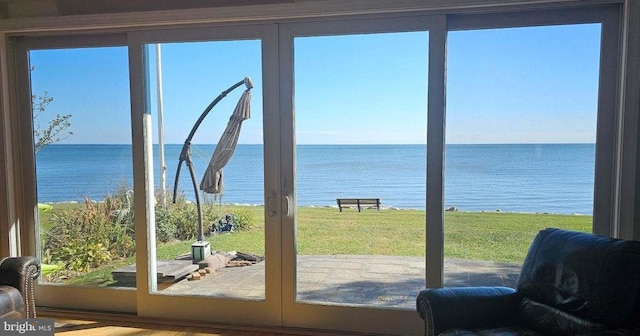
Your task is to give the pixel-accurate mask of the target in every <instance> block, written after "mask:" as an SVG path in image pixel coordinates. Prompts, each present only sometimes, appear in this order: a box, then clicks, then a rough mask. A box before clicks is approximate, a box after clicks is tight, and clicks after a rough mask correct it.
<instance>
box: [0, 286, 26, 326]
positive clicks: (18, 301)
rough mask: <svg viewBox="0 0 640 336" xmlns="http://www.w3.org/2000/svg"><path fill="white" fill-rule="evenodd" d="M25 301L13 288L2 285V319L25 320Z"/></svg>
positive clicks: (0, 297)
mask: <svg viewBox="0 0 640 336" xmlns="http://www.w3.org/2000/svg"><path fill="white" fill-rule="evenodd" d="M23 315H24V299H23V298H22V294H20V291H19V290H18V289H17V288H15V287H11V286H7V285H0V319H5V318H23Z"/></svg>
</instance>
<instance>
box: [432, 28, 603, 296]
mask: <svg viewBox="0 0 640 336" xmlns="http://www.w3.org/2000/svg"><path fill="white" fill-rule="evenodd" d="M600 35H601V27H600V24H582V25H564V26H545V27H527V28H509V29H492V30H474V31H457V32H450V33H449V36H448V55H447V56H448V59H447V70H448V73H447V116H446V118H447V122H446V153H445V155H446V164H445V216H444V218H445V225H444V231H445V240H444V246H445V248H444V258H445V259H444V286H467V285H471V286H481V285H486V286H495V285H500V286H509V287H515V286H516V283H517V279H518V275H519V270H520V266H521V264H522V262H523V260H524V257H525V255H526V253H527V251H528V247H529V245H530V243H531V241H532V240H533V237H534V236H535V235H536V233H537V232H538V231H539V230H541V229H544V228H546V227H559V228H564V229H569V230H578V231H588V232H591V231H592V226H593V219H592V215H593V207H594V202H593V197H594V176H595V148H596V144H595V142H596V123H597V109H598V106H597V102H598V72H599V61H600V59H599V55H600Z"/></svg>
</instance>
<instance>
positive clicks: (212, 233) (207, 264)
mask: <svg viewBox="0 0 640 336" xmlns="http://www.w3.org/2000/svg"><path fill="white" fill-rule="evenodd" d="M274 32H275V30H274V29H273V27H271V26H248V27H243V28H219V29H216V30H215V31H209V30H204V29H193V30H178V31H166V32H165V31H153V32H144V33H136V34H132V35H131V39H130V45H129V47H130V48H131V50H135V51H136V52H135V53H134V54H135V55H136V56H134V57H132V58H131V61H132V71H133V72H134V73H136V72H137V71H139V70H142V72H141V73H138V76H137V77H136V78H135V79H134V80H133V81H132V83H133V85H132V96H133V97H134V98H133V100H132V101H133V106H134V115H133V120H134V136H133V137H134V142H135V143H137V144H140V146H137V147H136V148H134V156H136V157H137V158H139V159H140V160H139V161H138V162H137V163H138V164H139V165H138V166H135V167H134V168H135V173H136V174H137V175H136V178H137V181H138V182H139V184H137V185H136V187H137V188H136V190H140V191H142V192H144V196H143V197H141V199H143V200H145V201H146V203H145V206H143V207H139V208H137V210H138V212H137V214H138V215H140V216H141V217H142V218H143V220H140V221H138V222H137V224H138V225H139V229H140V231H141V233H140V234H138V236H137V237H138V242H139V244H140V245H142V246H144V248H143V250H144V251H147V253H145V254H146V255H145V257H143V258H138V260H137V263H136V264H135V265H130V266H128V267H125V268H121V269H119V271H120V273H119V274H118V276H119V277H120V278H121V279H122V280H123V281H126V279H127V278H128V277H130V274H132V273H133V274H135V273H137V274H138V275H140V274H145V275H146V276H145V278H146V281H138V282H137V283H136V284H134V285H137V288H138V291H139V293H140V295H139V302H141V303H144V304H143V305H142V307H144V308H139V309H138V313H139V314H141V315H145V316H167V314H169V315H171V316H176V317H179V318H184V319H197V320H208V321H226V322H233V323H241V322H242V321H245V320H246V311H253V312H254V313H252V323H259V324H269V325H277V324H279V323H280V311H279V309H278V308H277V307H278V306H279V302H280V299H279V298H280V292H279V288H280V287H279V285H278V284H279V275H280V272H279V262H278V260H277V259H278V253H279V250H278V248H279V244H278V239H277V238H278V225H277V224H276V222H275V221H276V220H277V216H275V215H274V211H273V209H267V208H265V204H270V205H271V206H273V207H275V206H276V204H272V203H267V202H265V199H267V198H266V197H265V194H266V191H269V190H271V194H273V193H275V191H274V189H275V187H274V182H267V181H275V180H276V179H275V178H274V176H276V177H277V172H276V171H275V170H273V168H271V167H269V165H268V164H267V162H268V160H267V159H266V158H267V156H269V157H274V156H273V155H269V154H270V153H273V149H272V148H274V144H273V143H274V142H275V141H277V137H275V136H274V135H270V133H271V132H273V130H272V129H270V128H268V127H266V126H265V124H267V123H273V118H275V115H274V113H275V112H276V110H275V108H274V105H273V102H274V101H275V100H274V99H272V98H271V99H269V98H266V97H267V94H268V95H269V97H273V96H274V95H273V92H275V91H274V90H273V89H271V88H273V87H274V85H273V83H274V82H276V81H275V78H274V76H273V74H274V73H275V68H274V64H275V61H276V59H275V56H274V53H273V50H274V47H273V45H274V43H273V41H274V39H275V34H274ZM133 76H134V75H132V77H133ZM267 139H270V140H267ZM270 141H271V142H270ZM163 160H164V161H163ZM142 232H144V233H142ZM139 307H140V306H139ZM178 307H179V308H178ZM204 307H206V308H204Z"/></svg>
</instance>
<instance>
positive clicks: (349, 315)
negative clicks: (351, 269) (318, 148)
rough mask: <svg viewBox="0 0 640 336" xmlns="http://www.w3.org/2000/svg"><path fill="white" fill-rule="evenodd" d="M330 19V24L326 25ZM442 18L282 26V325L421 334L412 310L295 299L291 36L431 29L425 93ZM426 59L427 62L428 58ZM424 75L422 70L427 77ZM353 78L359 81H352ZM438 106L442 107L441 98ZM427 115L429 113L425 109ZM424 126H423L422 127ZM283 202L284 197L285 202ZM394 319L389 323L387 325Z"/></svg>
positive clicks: (438, 71)
mask: <svg viewBox="0 0 640 336" xmlns="http://www.w3.org/2000/svg"><path fill="white" fill-rule="evenodd" d="M327 21H330V24H327ZM443 24H444V16H442V15H422V14H419V15H412V16H402V17H395V18H390V17H383V18H365V19H334V20H324V21H318V22H301V23H287V24H281V26H280V34H279V36H280V38H279V44H280V51H279V54H280V76H279V77H280V79H281V81H280V85H281V86H280V94H281V96H280V97H281V98H280V100H281V125H280V134H281V137H282V147H281V149H280V152H281V153H282V165H281V173H282V179H283V185H282V197H283V199H284V200H288V204H289V206H288V208H289V211H288V213H284V214H283V217H282V251H283V252H282V259H283V263H282V281H283V292H282V309H283V324H284V325H285V326H291V327H307V328H308V327H310V328H324V329H335V330H346V331H353V332H366V333H383V334H406V335H415V334H418V333H421V332H422V329H421V328H422V326H421V324H420V323H417V321H416V313H415V311H413V310H397V309H396V310H391V309H380V308H370V307H357V308H355V307H353V306H339V305H322V304H315V303H303V302H297V301H296V296H297V290H296V283H297V281H296V274H297V257H296V198H295V176H296V175H295V174H296V167H295V162H296V152H295V122H294V120H295V112H294V111H295V106H294V56H293V48H294V39H295V38H296V37H309V36H336V35H347V34H368V33H394V32H414V31H424V32H428V33H429V47H430V48H429V51H428V53H429V62H435V63H436V65H432V64H431V63H430V64H429V75H428V76H429V83H428V88H429V92H430V93H429V96H430V98H432V97H431V95H432V94H431V92H436V91H437V90H435V89H434V88H433V85H435V83H434V81H437V80H438V78H441V79H443V78H444V73H443V72H444V64H442V63H440V64H438V60H440V61H441V60H443V58H438V57H434V54H433V53H434V52H436V51H440V52H443V51H444V45H439V46H436V47H434V44H438V43H442V42H444V39H443V38H437V37H435V36H432V34H433V33H434V32H435V31H438V27H440V29H439V31H440V32H441V33H444V31H445V30H444V25H443ZM426 61H427V60H425V62H426ZM426 75H427V74H425V76H426ZM354 81H357V79H354ZM433 98H434V99H436V100H437V99H441V100H442V101H441V103H440V104H441V106H442V107H444V100H443V99H444V96H441V97H439V98H438V97H437V95H435V94H434V97H433ZM425 113H427V111H425ZM425 127H426V125H425ZM285 202H286V201H285ZM389 321H393V323H389Z"/></svg>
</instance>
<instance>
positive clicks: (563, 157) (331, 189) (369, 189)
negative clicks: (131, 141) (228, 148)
mask: <svg viewBox="0 0 640 336" xmlns="http://www.w3.org/2000/svg"><path fill="white" fill-rule="evenodd" d="M214 148H215V145H193V146H192V152H193V161H194V167H195V169H196V174H197V178H198V184H199V183H200V178H201V177H202V175H203V174H204V172H205V170H206V167H207V164H208V162H209V159H210V156H211V154H212V153H213V149H214ZM181 149H182V145H167V146H166V150H165V156H166V165H167V189H168V190H172V189H173V183H174V179H175V174H176V168H177V165H178V159H179V155H180V150H181ZM157 153H158V151H157V147H155V148H154V155H155V156H156V158H155V162H154V164H155V167H156V168H155V181H156V187H158V186H159V185H160V183H159V176H160V170H159V168H158V167H159V164H158V160H157ZM263 157H264V154H263V147H262V146H261V145H239V146H238V148H237V149H236V152H235V153H234V156H233V157H232V159H231V160H230V161H229V163H228V165H227V166H226V167H225V169H224V183H225V189H224V194H223V197H222V201H223V202H225V203H238V204H263V203H264V195H263V194H264V192H263V190H264V184H263V183H264V166H263ZM36 159H37V160H36V162H37V167H36V173H37V178H38V190H37V193H38V201H39V202H63V201H81V200H83V199H84V197H90V198H92V199H95V200H100V199H101V198H102V197H104V195H106V194H109V193H113V192H114V190H115V189H116V188H117V187H118V186H119V185H121V184H123V183H124V184H127V185H128V186H129V187H131V186H132V185H133V184H132V181H133V177H132V176H133V174H132V172H133V168H132V159H131V146H129V145H50V146H47V147H45V148H44V149H43V150H41V151H40V152H39V153H37V157H36ZM594 159H595V145H594V144H510V145H502V144H501V145H448V146H447V149H446V155H445V162H446V163H445V206H446V207H451V206H455V207H456V208H458V209H459V210H461V211H496V210H498V209H499V210H500V211H506V212H548V213H563V214H574V213H579V214H591V213H592V210H593V183H594V164H595V163H594ZM296 173H297V177H296V185H297V193H296V197H297V204H298V205H299V206H311V205H314V206H327V205H335V204H336V198H351V197H353V198H357V197H362V198H364V197H367V198H369V197H372V198H381V199H382V204H383V206H389V207H397V208H412V209H424V208H425V200H426V183H425V180H426V146H425V145H298V146H297V148H296ZM179 189H180V190H181V191H182V192H184V194H185V195H186V196H187V197H188V198H190V199H193V188H192V187H191V182H190V179H189V173H188V170H187V167H186V166H185V165H183V167H182V172H181V174H180V180H179Z"/></svg>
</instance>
